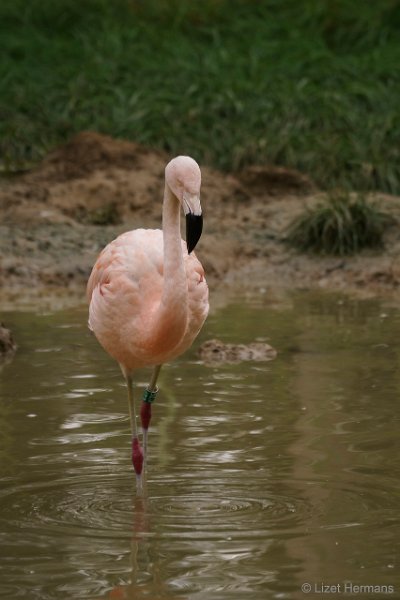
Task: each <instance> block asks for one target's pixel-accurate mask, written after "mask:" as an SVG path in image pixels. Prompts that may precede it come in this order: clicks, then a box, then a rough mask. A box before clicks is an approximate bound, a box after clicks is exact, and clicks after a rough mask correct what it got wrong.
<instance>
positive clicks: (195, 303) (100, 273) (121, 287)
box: [87, 229, 208, 371]
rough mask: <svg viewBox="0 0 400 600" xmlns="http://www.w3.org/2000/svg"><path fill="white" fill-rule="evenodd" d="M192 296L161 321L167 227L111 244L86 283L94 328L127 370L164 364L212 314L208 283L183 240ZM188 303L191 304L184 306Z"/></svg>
mask: <svg viewBox="0 0 400 600" xmlns="http://www.w3.org/2000/svg"><path fill="white" fill-rule="evenodd" d="M181 248H182V255H183V264H184V272H185V277H186V282H187V300H186V302H185V301H183V302H182V303H180V302H179V301H177V302H173V303H171V304H170V305H169V306H168V315H167V316H166V319H165V320H163V321H162V322H160V321H159V320H157V311H158V310H159V308H160V304H161V302H162V294H163V289H164V252H163V232H162V231H160V230H159V229H136V230H134V231H129V232H127V233H124V234H122V235H120V236H119V237H118V238H117V239H116V240H114V241H113V242H111V243H110V244H108V246H106V248H105V249H104V250H103V251H102V253H101V254H100V256H99V258H98V259H97V261H96V263H95V265H94V267H93V270H92V273H91V275H90V278H89V282H88V286H87V295H88V300H89V302H90V307H89V327H90V329H91V330H92V331H93V332H94V333H95V335H96V337H97V339H98V340H99V342H100V344H101V345H102V346H103V348H104V349H105V350H106V351H107V352H108V353H109V354H110V355H111V356H112V357H113V358H115V360H117V361H118V362H119V363H120V364H121V365H123V366H124V367H125V368H126V370H128V371H133V370H134V369H137V368H140V367H145V366H149V365H157V364H162V363H165V362H167V361H169V360H171V359H173V358H175V357H176V356H179V354H182V353H183V352H185V350H187V349H188V348H189V347H190V346H191V344H192V342H193V340H194V339H195V337H196V336H197V334H198V333H199V331H200V329H201V326H202V325H203V323H204V320H205V318H206V316H207V313H208V287H207V283H206V280H205V277H204V270H203V267H202V266H201V263H200V262H199V261H198V260H197V258H196V256H195V255H194V254H193V253H192V254H188V252H187V249H186V243H185V242H184V241H183V240H182V241H181ZM185 305H186V306H185Z"/></svg>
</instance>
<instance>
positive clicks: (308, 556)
mask: <svg viewBox="0 0 400 600" xmlns="http://www.w3.org/2000/svg"><path fill="white" fill-rule="evenodd" d="M3 319H6V321H7V324H8V325H9V326H12V328H13V329H14V332H15V334H16V337H17V340H18V342H19V346H20V349H19V352H18V354H17V356H16V358H15V360H14V361H13V362H12V363H10V364H8V365H6V366H4V367H3V369H2V371H1V373H0V386H1V387H0V432H1V434H0V435H1V442H0V485H1V487H0V520H1V524H0V531H1V538H0V542H1V544H0V553H1V561H0V597H1V598H6V599H8V600H13V599H14V598H23V599H27V598H29V600H36V599H40V600H44V599H65V598H68V599H75V598H90V599H95V598H96V599H97V598H104V599H113V600H116V599H135V600H140V599H142V598H143V599H148V600H159V599H164V598H165V599H170V600H172V599H173V598H182V599H184V598H186V599H189V600H203V599H204V600H228V599H229V600H243V599H246V598H249V599H250V598H251V599H252V600H266V599H268V598H304V597H306V595H305V594H303V593H302V592H301V585H302V584H304V583H309V584H310V586H311V592H310V593H309V594H308V597H322V591H321V590H322V589H323V588H322V586H323V585H327V584H331V585H339V586H340V587H339V590H338V591H337V593H336V594H332V595H334V597H346V596H347V597H349V593H350V591H351V590H352V589H353V591H354V590H357V588H355V587H354V586H365V585H368V586H378V587H377V588H375V589H374V590H373V591H371V588H368V591H367V592H366V591H365V590H364V592H363V593H361V592H359V593H358V594H357V596H358V597H360V598H367V597H368V598H377V597H384V594H379V589H381V590H385V587H384V586H387V587H388V590H389V592H390V590H391V588H390V587H389V586H393V587H394V589H395V591H394V592H393V593H392V594H390V593H389V594H386V596H388V595H389V596H391V597H393V598H394V597H398V598H399V597H400V576H399V571H398V558H399V540H400V527H399V525H400V511H399V490H400V486H399V475H400V464H399V448H398V439H399V394H400V372H399V369H398V365H399V355H400V342H399V340H400V311H398V310H396V309H395V308H390V307H387V306H383V305H381V304H379V303H378V302H371V301H364V302H356V301H349V300H346V299H340V298H337V297H329V296H316V295H307V294H303V295H302V294H300V295H297V296H294V297H293V298H292V299H291V300H290V301H288V302H287V303H286V305H284V306H283V305H281V306H277V307H273V306H271V305H269V304H268V303H267V301H265V300H263V298H262V297H260V299H253V300H248V301H246V302H245V301H241V302H239V301H237V302H236V303H232V304H231V305H229V306H228V307H227V308H224V309H221V310H219V311H216V312H215V314H214V315H213V316H212V317H210V319H209V320H208V322H207V325H206V327H205V330H204V332H203V334H202V338H201V339H202V340H205V339H208V338H211V337H220V338H222V339H224V340H225V341H229V342H243V341H244V342H246V341H252V340H254V339H256V338H262V339H265V340H267V341H268V342H269V343H271V344H272V345H273V346H274V347H276V348H277V350H278V352H279V355H278V358H277V359H276V360H275V361H273V362H269V363H242V364H240V365H222V366H218V367H206V366H204V365H202V364H200V363H199V362H198V360H197V357H196V353H195V349H193V351H191V352H190V353H188V354H187V355H186V356H185V357H183V358H181V359H180V360H178V361H176V362H175V363H174V364H172V365H170V366H168V367H167V368H165V370H164V372H163V373H162V377H161V387H162V391H161V392H160V394H159V396H158V398H157V404H156V405H155V406H154V419H153V428H152V430H151V436H150V452H151V455H150V459H149V468H148V485H147V495H146V496H145V497H144V498H137V497H136V495H135V480H134V474H133V471H132V468H131V465H130V435H129V422H128V416H127V403H126V397H125V390H124V387H123V383H122V379H121V376H120V373H119V370H118V368H117V366H116V365H115V364H114V363H113V362H112V361H111V360H110V359H109V358H108V357H107V356H106V355H105V354H104V353H103V351H102V350H101V348H100V347H99V346H98V344H97V342H96V341H95V339H94V338H92V337H91V336H90V334H89V333H88V331H87V330H86V314H85V312H84V311H83V310H76V311H68V312H59V313H56V314H35V315H33V314H18V313H12V314H11V313H10V314H8V315H3ZM147 377H148V373H147V372H141V373H140V374H139V376H138V383H139V384H140V386H141V388H143V386H144V385H145V384H146V383H147ZM345 582H347V583H345ZM349 582H351V583H352V585H353V588H350V587H349V586H350V583H349ZM345 585H346V586H347V587H345ZM379 586H381V588H379ZM306 591H307V588H306ZM324 597H325V596H324Z"/></svg>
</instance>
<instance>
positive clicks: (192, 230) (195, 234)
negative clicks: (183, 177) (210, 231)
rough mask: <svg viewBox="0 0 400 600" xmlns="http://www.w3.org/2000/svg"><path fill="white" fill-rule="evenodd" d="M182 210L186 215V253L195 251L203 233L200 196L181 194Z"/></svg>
mask: <svg viewBox="0 0 400 600" xmlns="http://www.w3.org/2000/svg"><path fill="white" fill-rule="evenodd" d="M183 210H184V213H185V215H186V245H187V249H188V253H189V254H190V253H191V252H192V250H194V249H195V247H196V244H197V242H198V241H199V239H200V236H201V232H202V231H203V215H202V212H201V205H200V196H199V195H198V194H189V193H187V192H184V194H183Z"/></svg>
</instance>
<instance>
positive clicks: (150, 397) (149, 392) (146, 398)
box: [140, 365, 162, 466]
mask: <svg viewBox="0 0 400 600" xmlns="http://www.w3.org/2000/svg"><path fill="white" fill-rule="evenodd" d="M161 367H162V365H156V366H155V367H154V369H153V374H152V377H151V380H150V383H149V386H148V388H147V389H146V391H145V392H144V394H143V401H142V408H141V410H140V417H141V423H142V432H143V454H144V463H145V466H146V458H147V440H148V430H149V425H150V421H151V404H152V402H153V401H154V398H155V395H156V393H157V392H158V388H157V379H158V375H159V373H160V370H161Z"/></svg>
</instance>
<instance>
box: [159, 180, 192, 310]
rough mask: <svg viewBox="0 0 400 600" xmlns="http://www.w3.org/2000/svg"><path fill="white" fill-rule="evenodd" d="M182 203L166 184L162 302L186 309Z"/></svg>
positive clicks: (163, 215)
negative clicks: (181, 220)
mask: <svg viewBox="0 0 400 600" xmlns="http://www.w3.org/2000/svg"><path fill="white" fill-rule="evenodd" d="M180 209H181V207H180V203H179V200H178V199H177V198H176V196H175V195H174V194H173V193H172V192H171V190H170V188H169V186H168V184H167V183H166V184H165V192H164V202H163V212H162V228H163V237H164V289H163V295H162V302H163V303H164V304H165V305H166V306H168V308H170V309H172V308H173V307H174V308H177V309H178V310H181V311H182V310H186V305H187V282H186V272H185V268H184V264H183V255H182V242H181V228H180Z"/></svg>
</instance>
